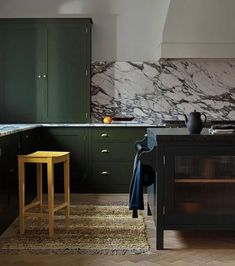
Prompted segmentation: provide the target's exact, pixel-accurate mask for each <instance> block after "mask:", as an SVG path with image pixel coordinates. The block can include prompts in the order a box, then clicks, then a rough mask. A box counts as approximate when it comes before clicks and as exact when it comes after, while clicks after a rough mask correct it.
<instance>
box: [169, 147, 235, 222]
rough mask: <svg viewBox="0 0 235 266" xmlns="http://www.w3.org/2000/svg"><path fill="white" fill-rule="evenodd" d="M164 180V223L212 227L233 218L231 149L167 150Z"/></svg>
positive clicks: (233, 156) (234, 178)
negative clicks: (211, 225)
mask: <svg viewBox="0 0 235 266" xmlns="http://www.w3.org/2000/svg"><path fill="white" fill-rule="evenodd" d="M165 178H166V179H165V181H166V183H165V184H166V186H165V195H166V196H165V204H166V206H165V208H166V215H165V219H166V221H167V222H169V223H171V224H174V223H178V222H180V223H182V222H183V223H185V224H187V223H190V224H194V223H198V221H200V222H202V223H205V224H207V223H210V224H211V223H214V224H216V223H219V220H220V219H222V217H223V218H224V219H225V220H224V222H225V223H226V219H227V220H228V223H229V222H231V217H232V216H234V217H235V150H234V148H233V147H228V148H226V149H224V148H223V149H220V148H214V147H213V148H212V147H209V148H208V147H207V148H206V147H197V148H183V149H174V148H171V149H170V152H169V153H168V154H167V156H166V164H165Z"/></svg>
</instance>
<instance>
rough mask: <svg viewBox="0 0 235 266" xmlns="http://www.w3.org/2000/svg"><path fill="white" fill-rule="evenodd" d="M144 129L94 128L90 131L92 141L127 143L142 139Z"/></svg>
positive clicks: (144, 132)
mask: <svg viewBox="0 0 235 266" xmlns="http://www.w3.org/2000/svg"><path fill="white" fill-rule="evenodd" d="M145 134H146V128H106V127H104V128H96V129H94V130H92V140H93V141H102V142H103V141H114V140H115V141H129V140H138V139H142V138H144V135H145Z"/></svg>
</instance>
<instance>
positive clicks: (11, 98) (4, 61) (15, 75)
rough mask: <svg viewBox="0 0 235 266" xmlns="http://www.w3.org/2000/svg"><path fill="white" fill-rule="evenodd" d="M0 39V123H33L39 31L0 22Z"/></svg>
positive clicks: (19, 23) (18, 23) (35, 26)
mask: <svg viewBox="0 0 235 266" xmlns="http://www.w3.org/2000/svg"><path fill="white" fill-rule="evenodd" d="M0 36H1V41H0V106H1V108H0V122H1V123H8V122H9V123H17V122H33V121H37V120H38V119H39V118H38V114H37V106H38V102H37V93H38V92H37V82H38V80H37V74H38V72H39V69H40V61H39V59H40V58H41V57H42V43H41V42H39V41H38V40H39V39H41V38H42V29H41V27H40V26H39V25H38V24H35V23H27V22H26V21H25V22H23V21H21V20H19V21H18V20H17V21H16V20H9V19H3V20H2V19H0Z"/></svg>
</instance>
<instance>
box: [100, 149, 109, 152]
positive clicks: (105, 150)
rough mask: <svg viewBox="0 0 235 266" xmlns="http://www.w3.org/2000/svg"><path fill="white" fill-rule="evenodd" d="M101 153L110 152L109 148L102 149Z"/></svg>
mask: <svg viewBox="0 0 235 266" xmlns="http://www.w3.org/2000/svg"><path fill="white" fill-rule="evenodd" d="M101 153H109V150H107V149H104V150H101Z"/></svg>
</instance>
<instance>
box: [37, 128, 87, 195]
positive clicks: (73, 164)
mask: <svg viewBox="0 0 235 266" xmlns="http://www.w3.org/2000/svg"><path fill="white" fill-rule="evenodd" d="M86 132H87V130H86V129H85V128H78V127H76V128H75V127H74V128H72V127H71V128H64V127H61V128H57V127H56V128H44V129H43V133H42V135H41V138H42V139H41V143H42V147H41V148H42V149H43V150H53V151H68V152H70V190H71V192H82V191H83V189H84V186H85V185H86V179H87V176H88V173H87V171H88V166H87V165H88V158H87V156H88V153H87V146H88V142H87V138H86ZM63 189H64V188H63V165H60V164H58V166H57V167H56V168H55V191H56V192H63Z"/></svg>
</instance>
